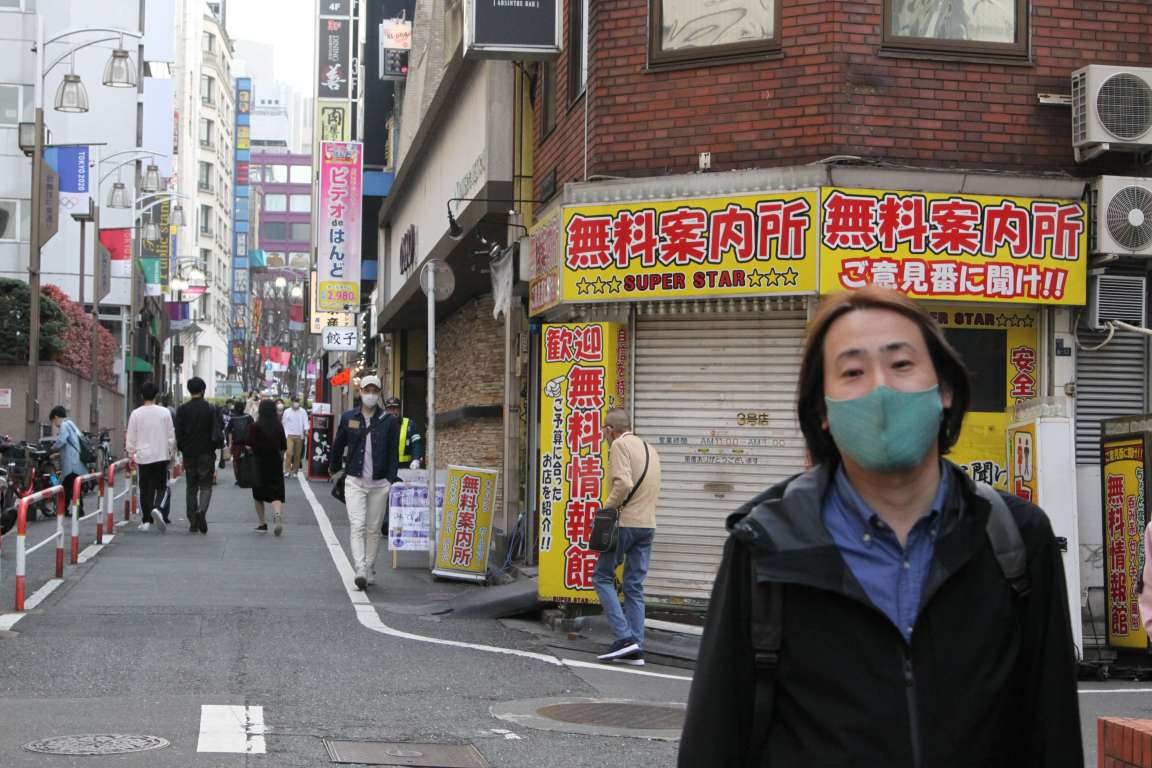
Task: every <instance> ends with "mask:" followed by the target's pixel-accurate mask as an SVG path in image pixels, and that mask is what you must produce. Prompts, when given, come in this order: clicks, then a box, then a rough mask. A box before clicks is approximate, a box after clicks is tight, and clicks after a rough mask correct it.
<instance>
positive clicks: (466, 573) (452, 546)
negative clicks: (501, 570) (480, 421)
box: [432, 466, 500, 581]
mask: <svg viewBox="0 0 1152 768" xmlns="http://www.w3.org/2000/svg"><path fill="white" fill-rule="evenodd" d="M499 476H500V473H499V472H498V471H496V470H495V469H477V468H476V467H457V466H449V467H448V482H447V484H446V485H445V487H444V511H443V513H442V514H441V516H440V523H441V524H440V526H439V528H438V530H437V531H436V568H435V569H434V570H433V571H432V573H433V574H435V575H436V576H443V577H445V578H449V579H464V580H465V581H483V580H484V579H486V578H487V576H488V551H489V548H490V545H491V542H492V515H493V513H494V512H495V511H496V480H497V479H498V478H499Z"/></svg>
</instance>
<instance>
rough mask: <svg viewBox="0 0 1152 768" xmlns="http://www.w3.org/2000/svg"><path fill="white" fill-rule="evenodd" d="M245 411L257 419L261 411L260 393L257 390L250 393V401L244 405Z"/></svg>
mask: <svg viewBox="0 0 1152 768" xmlns="http://www.w3.org/2000/svg"><path fill="white" fill-rule="evenodd" d="M244 413H246V414H248V415H249V416H251V417H252V418H253V420H255V418H256V416H257V415H258V414H259V413H260V395H258V394H257V393H256V391H255V390H253V391H252V393H251V394H249V395H248V402H247V403H246V404H245V406H244Z"/></svg>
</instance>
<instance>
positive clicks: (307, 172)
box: [288, 165, 312, 184]
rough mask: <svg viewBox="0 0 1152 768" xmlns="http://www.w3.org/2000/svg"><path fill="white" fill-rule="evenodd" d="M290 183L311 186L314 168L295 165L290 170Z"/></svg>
mask: <svg viewBox="0 0 1152 768" xmlns="http://www.w3.org/2000/svg"><path fill="white" fill-rule="evenodd" d="M288 175H289V178H288V181H290V182H291V183H293V184H311V183H312V166H310V165H294V166H292V167H291V168H289V169H288Z"/></svg>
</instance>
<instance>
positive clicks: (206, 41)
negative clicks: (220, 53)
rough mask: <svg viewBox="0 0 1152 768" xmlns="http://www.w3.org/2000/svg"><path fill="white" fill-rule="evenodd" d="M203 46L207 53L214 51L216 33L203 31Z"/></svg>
mask: <svg viewBox="0 0 1152 768" xmlns="http://www.w3.org/2000/svg"><path fill="white" fill-rule="evenodd" d="M203 48H204V50H205V51H207V52H208V53H215V52H216V35H214V34H212V33H211V32H205V33H204V37H203Z"/></svg>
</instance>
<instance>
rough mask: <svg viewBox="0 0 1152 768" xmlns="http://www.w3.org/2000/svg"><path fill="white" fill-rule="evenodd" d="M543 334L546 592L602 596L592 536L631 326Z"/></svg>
mask: <svg viewBox="0 0 1152 768" xmlns="http://www.w3.org/2000/svg"><path fill="white" fill-rule="evenodd" d="M542 339H543V350H542V352H543V354H542V356H541V375H540V388H541V392H540V395H541V399H540V535H539V548H540V586H539V593H540V598H541V599H542V600H555V601H558V602H569V603H595V602H597V598H596V590H595V588H594V587H593V585H592V573H593V571H594V570H595V568H596V561H597V558H598V557H599V553H597V552H594V551H592V550H590V549H588V537H589V535H590V534H591V532H592V520H593V519H594V518H595V517H596V513H597V512H598V511H599V510H600V502H601V501H602V499H603V498H604V496H606V495H607V491H608V445H607V443H605V442H604V416H605V414H606V413H607V412H608V409H609V408H616V407H622V406H623V405H624V404H625V402H626V400H627V395H628V349H629V346H628V326H627V325H621V324H618V323H574V324H563V325H545V326H544V328H543V334H542Z"/></svg>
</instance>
